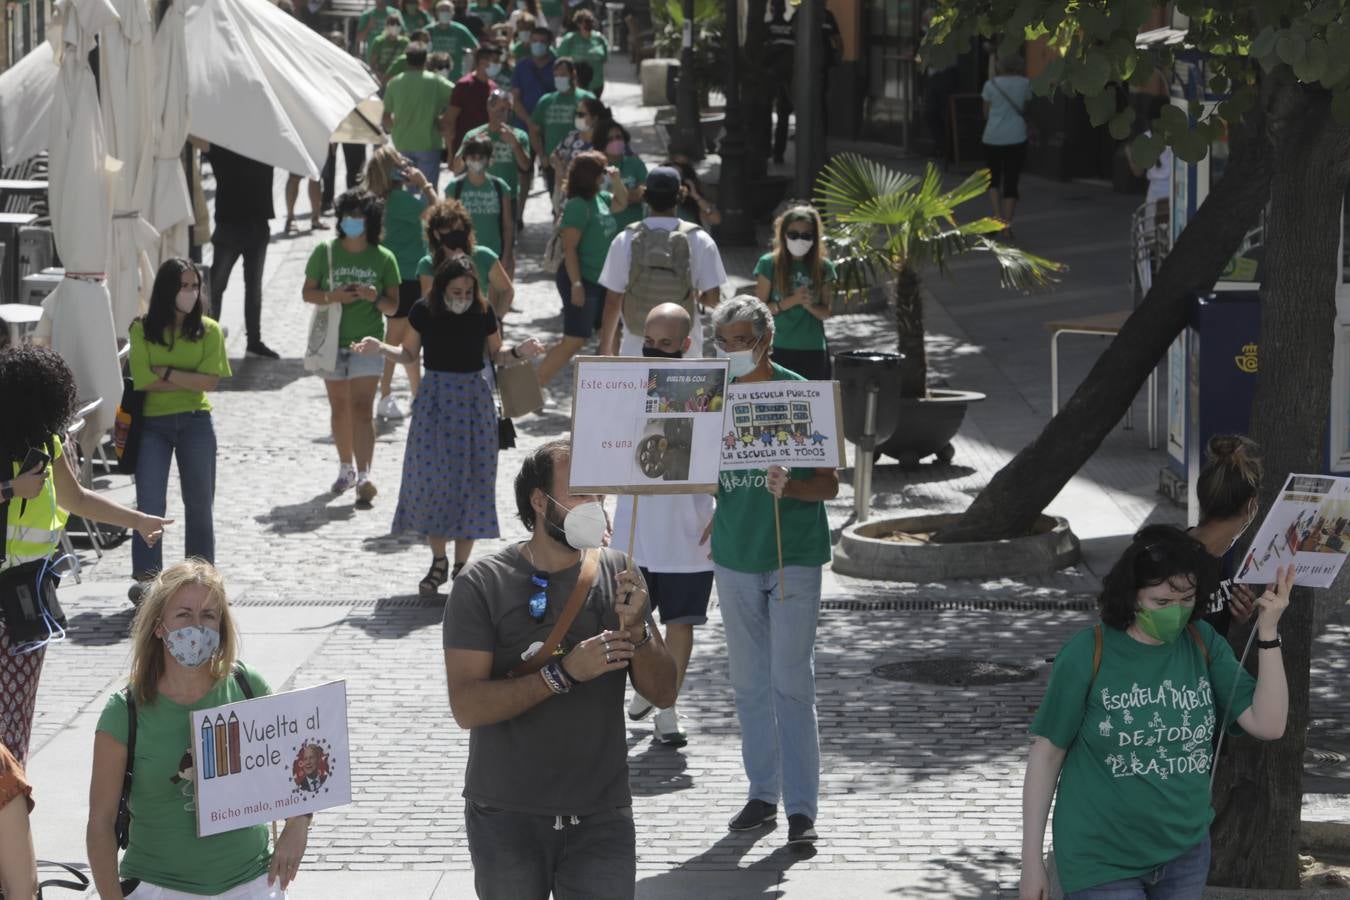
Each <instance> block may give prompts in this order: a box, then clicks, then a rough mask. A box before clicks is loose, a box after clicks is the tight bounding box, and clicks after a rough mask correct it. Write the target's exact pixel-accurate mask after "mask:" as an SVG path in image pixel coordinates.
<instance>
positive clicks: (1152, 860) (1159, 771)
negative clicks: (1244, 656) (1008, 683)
mask: <svg viewBox="0 0 1350 900" xmlns="http://www.w3.org/2000/svg"><path fill="white" fill-rule="evenodd" d="M1217 580H1218V573H1217V567H1216V565H1215V560H1214V559H1213V558H1212V557H1211V556H1210V555H1209V552H1208V551H1207V550H1206V549H1205V546H1204V545H1203V544H1201V543H1200V542H1199V541H1197V540H1195V539H1194V538H1192V537H1191V536H1190V535H1188V534H1186V533H1185V532H1183V531H1181V530H1179V529H1177V528H1173V527H1171V526H1170V525H1150V526H1149V527H1147V528H1145V529H1143V530H1142V531H1140V532H1139V533H1138V534H1136V535H1135V536H1134V540H1133V541H1132V542H1131V543H1130V546H1129V547H1128V548H1126V550H1125V553H1124V554H1123V555H1122V556H1121V557H1120V559H1119V561H1117V562H1116V564H1115V566H1113V567H1112V568H1111V571H1110V572H1109V573H1107V575H1106V577H1105V578H1104V579H1103V580H1102V592H1101V596H1099V597H1098V599H1097V605H1098V607H1099V610H1100V613H1101V622H1100V623H1099V624H1097V625H1095V626H1093V627H1091V628H1085V629H1083V630H1082V631H1080V632H1078V634H1076V635H1074V636H1073V637H1072V638H1070V639H1069V642H1068V643H1067V644H1065V645H1064V647H1063V649H1062V650H1060V652H1059V655H1058V656H1057V657H1056V658H1055V665H1054V668H1053V669H1052V670H1051V673H1050V683H1049V684H1048V685H1047V686H1046V689H1045V699H1044V700H1042V701H1041V707H1040V710H1039V711H1038V712H1037V713H1036V719H1035V721H1033V722H1032V723H1031V733H1032V735H1033V736H1034V740H1033V742H1032V745H1031V755H1030V758H1029V759H1028V761H1027V774H1026V783H1025V784H1024V786H1023V788H1022V883H1021V896H1022V900H1046V898H1048V896H1049V890H1050V888H1049V877H1048V875H1047V872H1046V866H1045V864H1044V862H1043V861H1042V859H1041V853H1042V848H1043V845H1044V841H1045V823H1046V819H1047V817H1048V816H1049V814H1050V801H1051V799H1052V798H1053V797H1054V796H1055V792H1056V785H1057V784H1058V791H1059V801H1058V802H1057V803H1056V804H1055V823H1054V832H1055V833H1054V851H1055V870H1056V871H1057V873H1058V876H1059V882H1060V885H1061V886H1062V887H1063V889H1064V891H1065V897H1066V900H1097V898H1103V900H1105V898H1108V897H1110V898H1132V897H1137V898H1140V900H1143V898H1144V897H1152V898H1168V900H1192V898H1194V900H1198V898H1199V897H1200V896H1201V894H1202V893H1203V891H1204V888H1205V877H1206V876H1207V875H1208V873H1209V856H1210V846H1209V826H1210V822H1211V821H1213V819H1214V810H1213V808H1212V806H1211V804H1210V785H1211V782H1212V773H1211V769H1212V766H1213V762H1214V756H1215V753H1214V738H1215V736H1216V735H1218V734H1222V733H1223V732H1224V731H1229V732H1233V733H1237V732H1239V731H1241V732H1245V733H1246V734H1248V735H1250V736H1251V737H1254V738H1257V739H1258V740H1264V741H1273V740H1276V739H1277V738H1279V737H1280V736H1281V735H1283V734H1284V728H1285V720H1286V717H1287V714H1288V710H1289V691H1288V688H1287V686H1286V684H1285V677H1284V663H1283V661H1282V660H1281V658H1280V635H1279V631H1278V627H1277V626H1278V625H1279V621H1280V616H1281V615H1283V614H1284V611H1285V609H1286V608H1287V607H1288V606H1289V592H1290V590H1291V589H1292V588H1293V585H1294V569H1293V567H1292V566H1290V567H1289V568H1288V570H1285V569H1284V568H1281V569H1280V570H1279V571H1278V572H1277V575H1276V584H1274V585H1271V587H1270V589H1269V590H1267V591H1266V592H1265V593H1264V594H1263V595H1262V596H1261V598H1260V599H1259V600H1258V601H1257V609H1258V612H1257V622H1256V632H1255V635H1254V637H1255V639H1256V646H1257V660H1258V662H1257V671H1258V674H1257V677H1256V678H1255V679H1253V678H1252V677H1251V675H1249V674H1248V673H1247V671H1246V670H1245V669H1243V668H1242V665H1241V664H1240V663H1239V661H1238V659H1237V657H1235V656H1234V654H1233V650H1232V648H1231V647H1229V645H1228V642H1227V641H1225V640H1224V639H1223V638H1222V637H1220V636H1219V635H1218V634H1216V633H1215V631H1214V629H1213V628H1211V627H1210V626H1209V624H1208V623H1206V622H1205V621H1203V618H1202V617H1203V615H1204V613H1205V604H1204V603H1200V604H1197V603H1196V602H1195V601H1196V598H1197V597H1202V598H1207V597H1209V596H1211V595H1212V593H1213V589H1214V587H1215V584H1216V583H1217Z"/></svg>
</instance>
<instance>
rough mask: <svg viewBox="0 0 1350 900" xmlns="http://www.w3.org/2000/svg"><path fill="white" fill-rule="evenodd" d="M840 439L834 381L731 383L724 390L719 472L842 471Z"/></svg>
mask: <svg viewBox="0 0 1350 900" xmlns="http://www.w3.org/2000/svg"><path fill="white" fill-rule="evenodd" d="M843 435H844V420H843V413H842V411H841V410H840V407H839V383H838V382H837V381H756V382H752V383H749V384H733V385H731V386H729V387H728V388H727V414H726V421H725V423H724V427H723V429H722V439H721V450H722V468H723V469H724V470H726V469H766V468H768V467H769V466H786V467H787V468H793V467H794V466H795V467H799V468H813V469H838V468H842V467H843V466H844V442H843Z"/></svg>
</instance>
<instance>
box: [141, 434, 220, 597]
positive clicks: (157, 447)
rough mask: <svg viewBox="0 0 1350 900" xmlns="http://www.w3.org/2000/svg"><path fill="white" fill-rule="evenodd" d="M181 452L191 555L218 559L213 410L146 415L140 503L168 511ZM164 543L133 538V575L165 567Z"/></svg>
mask: <svg viewBox="0 0 1350 900" xmlns="http://www.w3.org/2000/svg"><path fill="white" fill-rule="evenodd" d="M175 454H176V455H177V457H178V481H179V485H180V488H181V490H182V493H183V512H184V517H185V518H186V519H187V525H186V527H185V529H184V532H185V534H186V541H187V547H186V551H185V553H184V554H183V555H184V556H185V557H189V556H199V557H201V558H202V559H204V560H206V561H207V562H209V563H214V562H215V560H216V534H215V527H214V526H213V524H212V519H211V515H212V513H211V507H212V506H213V505H214V503H215V499H216V430H215V428H214V427H213V426H212V425H211V414H210V413H209V412H202V411H199V412H186V413H174V414H172V415H168V416H146V417H145V419H144V420H143V422H142V424H141V446H140V455H139V456H137V458H136V508H137V509H139V510H140V511H141V512H144V513H149V514H150V515H153V516H162V515H164V507H165V505H166V504H167V503H168V493H169V463H170V461H171V460H172V459H173V457H174V456H175ZM163 546H164V545H163V542H160V543H158V544H155V546H153V547H148V546H146V543H145V541H143V540H142V539H141V536H140V535H139V534H137V535H136V536H135V537H133V538H132V544H131V569H132V575H133V576H135V577H137V578H141V577H143V576H147V575H153V574H154V573H156V572H158V571H159V570H160V569H161V568H163V566H164V563H163Z"/></svg>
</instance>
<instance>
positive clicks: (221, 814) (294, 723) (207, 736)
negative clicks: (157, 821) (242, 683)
mask: <svg viewBox="0 0 1350 900" xmlns="http://www.w3.org/2000/svg"><path fill="white" fill-rule="evenodd" d="M192 743H193V746H192V754H191V756H185V757H184V759H185V761H186V762H185V767H184V772H180V776H181V777H183V778H185V779H190V780H193V781H195V783H196V806H197V810H196V812H197V834H198V835H199V836H201V837H206V836H207V835H212V834H220V833H221V832H224V831H233V830H235V829H238V828H245V827H248V826H250V825H257V824H260V823H264V822H272V821H277V820H281V819H288V818H290V817H292V816H299V815H304V814H305V813H312V812H316V811H318V810H321V809H329V808H331V807H334V806H341V805H342V804H345V803H350V802H351V799H352V780H351V754H350V750H349V748H348V743H347V685H346V683H345V682H342V681H335V682H332V683H330V684H323V685H319V686H318V687H312V688H307V689H305V690H299V691H287V692H286V693H282V694H272V695H270V696H267V697H257V698H254V699H252V700H244V701H241V702H239V703H230V704H227V705H225V706H218V707H215V708H213V709H203V710H195V711H193V713H192ZM193 759H195V760H196V762H197V764H196V766H195V767H194V766H193V764H192V761H193Z"/></svg>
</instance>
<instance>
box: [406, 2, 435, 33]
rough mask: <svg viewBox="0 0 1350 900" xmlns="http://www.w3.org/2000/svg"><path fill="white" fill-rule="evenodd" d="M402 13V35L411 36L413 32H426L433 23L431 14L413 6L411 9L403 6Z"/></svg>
mask: <svg viewBox="0 0 1350 900" xmlns="http://www.w3.org/2000/svg"><path fill="white" fill-rule="evenodd" d="M402 13H403V32H404V34H409V35H411V34H412V33H413V32H414V31H427V30H429V29H430V28H431V23H432V22H433V21H434V20H433V19H432V18H431V14H430V13H428V12H427V11H426V10H425V9H422V8H421V7H419V6H414V7H412V8H411V9H409V8H408V7H406V6H405V7H404V8H403V10H402Z"/></svg>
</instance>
